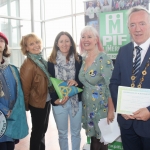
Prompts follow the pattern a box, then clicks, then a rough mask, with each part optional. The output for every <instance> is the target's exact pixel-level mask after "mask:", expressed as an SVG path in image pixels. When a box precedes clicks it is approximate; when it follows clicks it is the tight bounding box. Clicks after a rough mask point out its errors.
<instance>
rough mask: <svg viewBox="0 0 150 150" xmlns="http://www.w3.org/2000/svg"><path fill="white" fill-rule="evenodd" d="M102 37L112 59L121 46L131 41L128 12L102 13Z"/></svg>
mask: <svg viewBox="0 0 150 150" xmlns="http://www.w3.org/2000/svg"><path fill="white" fill-rule="evenodd" d="M99 19H100V24H99V26H100V27H99V28H100V37H101V41H102V44H103V47H104V49H105V51H106V52H107V54H108V55H109V56H110V58H111V59H115V58H116V55H117V54H118V50H119V48H120V47H121V46H123V45H125V44H127V43H129V42H130V41H131V39H130V34H129V31H128V27H127V10H122V11H113V12H104V13H100V18H99Z"/></svg>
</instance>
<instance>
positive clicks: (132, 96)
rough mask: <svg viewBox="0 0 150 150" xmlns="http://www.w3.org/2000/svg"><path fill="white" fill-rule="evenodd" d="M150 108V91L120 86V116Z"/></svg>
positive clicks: (118, 110) (118, 108)
mask: <svg viewBox="0 0 150 150" xmlns="http://www.w3.org/2000/svg"><path fill="white" fill-rule="evenodd" d="M148 106H150V89H144V88H132V87H125V86H119V88H118V98H117V110H116V113H118V114H129V115H132V114H133V112H135V111H137V110H138V109H140V108H145V107H148Z"/></svg>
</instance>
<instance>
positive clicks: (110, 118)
mask: <svg viewBox="0 0 150 150" xmlns="http://www.w3.org/2000/svg"><path fill="white" fill-rule="evenodd" d="M114 118H115V114H114V110H113V109H111V110H108V114H107V123H108V124H109V123H110V122H113V120H114Z"/></svg>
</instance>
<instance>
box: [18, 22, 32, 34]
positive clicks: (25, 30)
mask: <svg viewBox="0 0 150 150" xmlns="http://www.w3.org/2000/svg"><path fill="white" fill-rule="evenodd" d="M20 22H21V36H23V35H26V34H29V33H31V21H20Z"/></svg>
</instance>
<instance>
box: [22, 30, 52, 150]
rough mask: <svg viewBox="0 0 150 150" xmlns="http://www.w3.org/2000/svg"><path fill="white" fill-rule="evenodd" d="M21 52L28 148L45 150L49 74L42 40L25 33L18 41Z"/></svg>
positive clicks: (48, 106)
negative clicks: (28, 115)
mask: <svg viewBox="0 0 150 150" xmlns="http://www.w3.org/2000/svg"><path fill="white" fill-rule="evenodd" d="M20 46H21V51H22V53H23V54H24V55H25V56H27V58H26V59H25V60H24V62H23V64H22V66H21V68H20V77H21V82H22V87H23V92H24V97H25V107H26V110H27V111H28V110H30V113H31V119H32V131H31V138H30V150H45V133H46V131H47V127H48V120H49V113H50V104H51V103H50V100H51V97H50V89H51V86H52V85H51V82H50V80H49V77H50V74H49V73H48V71H47V62H46V61H45V60H44V59H43V57H42V53H41V52H42V41H41V39H40V38H39V37H37V36H36V35H35V34H33V33H31V34H27V35H25V36H23V37H22V40H21V42H20Z"/></svg>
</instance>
